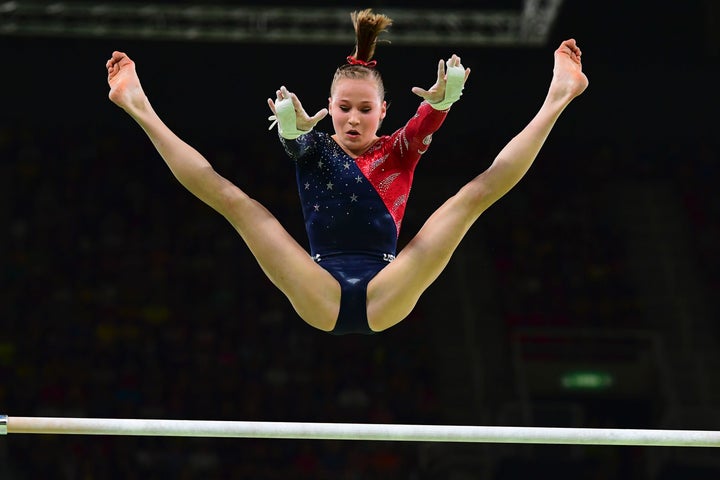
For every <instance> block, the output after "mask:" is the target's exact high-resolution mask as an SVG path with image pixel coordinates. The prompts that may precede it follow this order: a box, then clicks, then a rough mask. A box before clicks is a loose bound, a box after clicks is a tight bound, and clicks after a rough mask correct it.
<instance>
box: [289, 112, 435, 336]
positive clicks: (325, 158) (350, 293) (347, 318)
mask: <svg viewBox="0 0 720 480" xmlns="http://www.w3.org/2000/svg"><path fill="white" fill-rule="evenodd" d="M446 116H447V111H437V110H435V109H433V108H432V107H431V106H430V105H428V104H427V103H425V102H423V103H421V104H420V107H419V108H418V110H417V113H416V114H415V116H413V118H411V119H410V120H409V121H408V123H407V124H406V125H405V126H404V127H402V128H400V129H399V130H397V131H396V132H395V133H393V134H392V135H390V136H387V135H386V136H382V137H380V138H379V139H378V140H377V142H375V144H374V145H373V146H372V147H371V148H370V149H369V150H368V151H366V152H365V153H363V154H362V155H360V156H359V157H357V158H354V159H353V158H352V157H350V156H349V155H348V154H347V153H345V151H344V150H343V149H342V148H341V147H340V146H339V145H338V144H337V143H336V142H335V140H333V139H332V137H331V136H330V135H328V134H327V133H323V132H317V131H312V132H309V133H307V134H305V135H301V136H300V137H298V138H297V139H296V140H285V139H283V138H282V137H281V141H282V143H283V145H284V147H285V150H286V152H287V153H288V155H289V156H290V157H291V158H293V159H294V160H295V165H296V176H297V184H298V191H299V194H300V201H301V204H302V210H303V216H304V218H305V229H306V231H307V235H308V239H309V242H310V254H311V255H312V256H313V258H314V259H315V261H317V262H318V263H319V265H321V266H322V267H323V268H325V269H326V270H327V271H328V272H330V274H332V275H333V277H335V279H336V280H337V281H338V282H339V283H340V286H341V300H340V313H339V315H338V319H337V322H336V325H335V328H334V330H333V333H336V334H345V333H366V334H369V333H373V332H372V330H371V329H370V328H369V327H368V323H367V309H366V303H365V302H366V289H367V284H368V282H370V280H371V279H372V278H373V277H374V276H375V275H377V273H378V272H379V271H380V270H382V268H384V267H385V266H386V265H387V264H388V262H390V261H391V260H392V259H393V258H395V254H396V249H397V239H398V234H399V232H400V225H401V223H402V219H403V215H404V214H405V206H406V204H407V200H408V195H409V194H410V188H411V186H412V180H413V173H414V171H415V166H416V165H417V163H418V161H419V160H420V156H421V155H422V154H423V153H425V151H426V150H427V149H428V146H429V145H430V141H431V139H432V134H433V133H434V132H435V131H436V130H437V129H438V128H439V127H440V125H442V123H443V121H444V120H445V117H446Z"/></svg>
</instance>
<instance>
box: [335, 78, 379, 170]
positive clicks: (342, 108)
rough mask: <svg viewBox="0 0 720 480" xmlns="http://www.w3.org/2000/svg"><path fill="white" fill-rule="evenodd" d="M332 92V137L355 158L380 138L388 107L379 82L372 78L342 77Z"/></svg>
mask: <svg viewBox="0 0 720 480" xmlns="http://www.w3.org/2000/svg"><path fill="white" fill-rule="evenodd" d="M330 94H331V95H332V96H331V97H330V98H329V99H328V102H329V103H328V111H329V112H330V115H331V116H332V122H333V128H334V129H335V135H333V139H334V140H335V141H336V142H337V143H338V144H339V145H340V146H341V147H342V148H343V150H345V151H346V152H347V153H348V154H350V155H351V156H352V157H353V158H354V157H357V156H358V155H362V154H363V153H364V152H365V151H366V150H367V149H368V148H370V147H371V146H372V144H373V143H375V141H376V140H377V138H378V137H377V131H378V128H379V127H380V122H381V121H382V119H383V118H385V112H386V110H387V104H386V103H385V101H384V100H382V98H381V97H380V93H379V91H378V85H377V82H376V81H375V80H373V79H372V78H342V79H339V80H337V81H336V82H335V84H334V86H333V89H332V92H330Z"/></svg>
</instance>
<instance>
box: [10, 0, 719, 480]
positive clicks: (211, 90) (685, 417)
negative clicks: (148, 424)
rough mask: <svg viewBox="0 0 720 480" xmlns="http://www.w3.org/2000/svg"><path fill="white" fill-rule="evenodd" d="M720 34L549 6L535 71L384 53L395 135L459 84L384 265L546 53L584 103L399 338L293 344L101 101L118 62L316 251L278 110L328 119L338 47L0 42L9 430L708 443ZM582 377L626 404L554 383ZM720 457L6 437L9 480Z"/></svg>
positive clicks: (511, 116) (499, 140) (208, 221)
mask: <svg viewBox="0 0 720 480" xmlns="http://www.w3.org/2000/svg"><path fill="white" fill-rule="evenodd" d="M186 3H188V2H186ZM271 3H272V2H271ZM274 3H275V4H282V3H283V2H274ZM426 3H428V4H429V2H419V3H418V2H413V5H415V6H424V5H425V4H426ZM503 3H504V2H487V3H483V2H479V3H477V5H476V4H475V3H473V4H472V6H478V7H479V6H486V7H488V8H489V7H497V6H503ZM264 4H268V3H267V2H265V3H264ZM322 4H323V3H322V2H315V3H314V4H312V5H322ZM405 4H408V3H405ZM468 4H469V2H443V5H442V6H443V7H448V8H449V7H458V8H466V7H467V6H468ZM481 4H482V5H481ZM507 4H508V5H511V7H513V8H514V7H517V5H519V2H508V3H507ZM308 5H311V4H310V3H308ZM333 5H347V6H348V11H351V10H353V9H356V8H365V7H375V8H376V9H377V10H380V11H382V8H383V7H386V6H387V7H390V6H402V5H404V4H403V2H367V3H365V4H362V5H356V4H354V3H351V2H334V3H333ZM518 8H519V7H518ZM718 30H719V29H718V8H717V6H716V4H715V2H713V1H712V0H707V1H705V2H703V1H687V2H654V1H645V0H640V1H633V2H600V1H594V0H591V1H566V2H565V4H564V5H563V6H562V9H561V13H560V15H559V18H558V19H557V21H556V23H555V26H554V27H553V30H552V32H551V35H550V40H549V41H548V44H547V45H544V46H541V47H532V48H531V47H525V48H510V47H493V48H490V47H472V48H468V47H462V46H453V47H409V46H402V47H399V46H394V45H392V44H391V45H381V46H380V47H378V51H377V57H378V60H379V62H380V69H381V71H382V73H383V76H384V80H385V84H386V89H387V92H388V94H387V96H388V98H387V99H388V100H389V101H390V103H391V107H390V110H389V114H388V118H387V119H386V120H385V122H384V124H383V132H382V133H385V134H389V133H390V132H392V131H393V130H394V129H396V128H398V127H400V126H402V125H403V124H404V122H405V121H406V120H407V118H409V116H410V115H411V114H412V113H413V112H414V109H415V108H416V104H417V99H416V98H415V97H414V96H413V95H412V93H411V92H410V88H411V87H412V86H415V85H418V86H424V87H427V86H429V85H430V84H431V83H432V82H433V80H434V78H433V75H434V66H435V64H436V62H437V59H438V58H446V57H447V56H448V55H449V54H450V53H452V52H457V53H458V54H460V55H461V56H462V59H463V63H464V64H465V65H466V66H469V67H471V68H472V69H473V73H472V75H471V77H470V80H469V82H468V84H467V86H466V89H465V93H464V95H463V97H462V99H461V101H460V102H459V103H458V104H457V105H456V106H455V107H453V110H452V112H451V114H450V115H449V117H448V119H447V121H446V123H445V124H444V126H443V127H442V129H441V130H440V131H439V132H438V133H437V134H436V135H435V136H434V140H433V145H432V148H431V150H430V152H429V153H428V154H427V155H426V156H425V157H424V159H423V162H421V164H420V166H419V167H418V170H417V174H416V181H415V185H414V187H413V195H412V197H411V201H410V205H409V207H408V213H407V216H406V220H405V222H404V225H403V232H402V234H401V244H402V243H404V242H406V241H407V239H409V238H410V237H411V236H412V235H413V234H414V233H415V232H416V231H417V229H418V228H419V227H420V226H421V224H422V222H423V221H424V219H425V218H427V216H428V215H429V214H430V213H431V212H432V211H433V210H434V209H435V208H437V206H439V205H440V203H442V201H443V200H444V199H446V198H447V197H448V196H449V195H451V194H453V193H454V192H455V191H456V190H457V189H458V188H460V187H461V186H462V185H463V184H464V183H465V182H467V181H468V180H469V179H470V178H472V177H473V176H474V175H476V174H477V173H479V172H480V171H482V170H483V169H484V168H486V167H487V166H488V165H489V164H490V162H491V161H492V159H493V157H494V155H495V154H496V153H497V152H498V151H499V149H500V148H502V146H504V144H505V143H506V142H507V141H508V140H509V139H510V138H511V137H512V136H513V135H514V134H515V133H517V131H519V129H521V128H522V127H523V126H524V125H525V124H526V123H527V121H529V119H530V118H531V117H532V115H533V114H534V113H535V111H536V110H537V108H538V107H539V106H540V104H541V102H542V99H543V97H544V94H545V91H546V88H547V85H548V83H549V80H550V77H551V70H552V52H553V50H554V48H555V47H556V46H557V45H558V44H559V42H560V41H561V40H562V39H565V38H568V37H571V36H572V37H574V38H576V39H577V40H578V42H579V44H580V46H581V48H582V50H583V62H584V70H585V72H586V73H587V75H588V77H589V79H590V87H589V88H588V90H587V91H586V92H585V94H583V95H582V96H581V97H580V98H578V99H577V100H576V101H575V102H573V104H571V105H570V107H569V108H568V109H567V110H566V112H565V113H564V114H563V116H562V117H561V119H560V121H559V122H558V124H557V126H556V128H555V130H554V131H553V133H552V134H551V136H550V138H549V140H548V142H547V143H546V145H545V147H544V149H543V151H542V152H541V154H540V156H539V157H538V160H537V162H536V164H535V165H534V166H533V168H532V170H531V171H530V173H529V174H528V175H527V177H526V178H525V179H524V180H523V182H521V184H520V185H519V186H518V187H516V189H514V190H513V191H512V192H511V193H510V194H509V195H508V196H507V197H506V198H505V199H503V200H501V201H500V202H498V204H497V205H495V206H493V207H492V208H491V209H490V210H489V211H488V212H487V213H486V214H484V215H483V217H481V218H480V220H479V221H478V223H477V225H475V227H474V228H473V229H472V231H471V232H470V233H469V234H468V237H467V239H466V240H465V241H464V242H463V244H462V245H461V247H460V249H459V250H458V252H457V253H456V255H455V256H454V258H453V260H452V262H451V264H450V265H449V266H448V268H447V270H446V271H445V273H444V274H443V275H442V276H441V277H440V279H439V280H438V281H437V283H436V284H435V285H433V286H432V287H431V288H430V289H429V290H428V292H427V293H426V294H425V295H424V297H423V298H422V299H421V301H420V303H419V304H418V306H417V308H416V309H415V311H414V312H413V314H412V315H411V316H410V318H408V319H407V320H406V321H404V322H402V323H401V324H400V325H398V326H396V327H394V328H393V329H391V330H389V331H388V332H385V333H383V334H381V335H375V336H372V337H360V336H346V337H333V336H330V335H327V334H324V333H322V332H319V331H315V330H313V329H311V328H310V327H308V326H307V325H305V324H304V323H303V322H302V321H301V320H299V319H298V317H297V316H296V315H295V314H294V312H293V311H292V309H291V307H290V306H289V304H288V302H287V301H286V300H285V298H284V297H283V296H282V295H281V294H280V293H279V292H277V291H276V290H275V289H274V287H273V286H272V285H271V284H270V282H269V281H268V280H267V279H266V278H265V276H264V275H263V274H262V271H261V270H260V269H259V267H258V266H257V264H256V263H255V261H254V259H253V258H252V256H251V255H250V253H249V252H248V251H247V249H246V248H245V246H244V245H243V243H242V241H241V240H240V239H239V238H238V237H237V235H236V234H235V233H234V231H233V230H232V229H231V228H230V226H229V225H227V224H226V222H225V221H224V220H223V219H222V218H221V217H220V216H219V215H217V214H215V213H214V212H213V211H211V210H210V209H209V208H207V207H206V206H204V205H203V204H202V203H200V202H199V201H197V200H196V199H195V198H193V197H192V196H191V195H190V194H189V193H187V192H186V191H185V190H184V189H183V188H182V187H181V186H180V185H179V184H178V183H177V182H176V181H175V180H174V179H173V178H172V176H171V174H170V173H169V171H168V170H167V168H166V167H165V165H164V164H163V162H162V160H161V159H160V158H159V156H158V155H157V154H156V153H155V151H154V150H153V148H152V146H151V145H150V144H149V141H148V140H147V139H146V138H145V137H144V134H143V133H142V131H141V130H140V129H139V128H138V127H137V125H135V124H134V123H133V122H132V120H131V119H130V118H129V117H127V116H126V115H125V114H124V113H123V112H122V111H121V110H120V109H118V108H117V107H115V106H114V105H112V104H111V103H110V102H109V101H108V100H107V84H106V72H105V67H104V64H105V61H106V59H107V58H108V57H109V55H110V53H111V52H112V51H113V50H116V49H118V50H124V51H126V52H127V53H128V54H129V55H130V56H131V57H132V58H133V59H134V60H135V61H136V63H137V65H138V72H139V74H140V77H141V80H142V81H143V85H144V88H145V90H146V92H147V93H148V96H149V97H150V99H151V102H152V103H153V105H154V107H155V109H156V110H157V111H158V112H159V113H160V115H161V117H162V118H163V119H164V120H165V121H166V123H168V125H169V126H170V127H171V128H172V129H173V130H174V131H175V132H176V133H178V134H179V135H180V136H181V137H183V138H184V139H185V140H187V141H188V142H189V143H191V144H192V145H193V146H195V147H196V148H197V149H198V150H200V151H201V152H203V154H205V156H206V157H207V158H208V159H209V160H210V161H211V163H213V165H214V166H215V167H216V169H217V170H218V171H219V172H220V173H221V174H223V175H224V176H226V177H227V178H229V179H230V180H231V181H233V182H234V183H236V184H237V185H239V186H240V187H241V188H242V189H244V190H245V191H247V192H248V193H249V194H250V195H252V196H254V197H255V198H257V199H258V200H259V201H261V202H262V203H263V204H264V205H266V206H267V207H268V208H269V209H270V210H271V211H272V212H273V213H274V214H276V215H277V216H278V217H279V219H280V220H281V222H282V223H283V224H284V225H285V226H286V227H287V228H288V230H289V231H290V232H291V233H292V234H293V235H294V236H295V237H296V238H298V239H299V240H300V241H301V242H303V244H305V237H304V232H303V228H302V222H301V214H300V209H299V206H298V204H297V194H296V191H295V185H294V178H293V177H294V174H293V170H292V165H291V164H290V163H289V161H288V160H287V158H286V156H285V154H284V152H283V151H282V149H281V147H280V145H279V142H278V140H277V136H276V133H275V131H273V132H268V131H267V122H266V120H265V119H266V117H267V115H268V111H267V106H266V104H265V99H266V98H267V97H269V96H272V95H273V93H274V91H275V89H276V88H277V87H278V86H279V85H281V84H284V85H287V86H288V87H289V88H290V89H291V90H293V91H295V92H297V93H298V95H299V96H300V98H301V99H302V100H303V103H304V105H305V107H306V109H307V110H308V111H315V110H317V109H319V108H322V107H323V106H325V103H326V99H327V93H328V88H329V84H330V80H331V76H332V73H333V71H334V69H335V68H336V67H337V65H338V64H339V63H340V62H342V61H343V59H344V58H345V56H346V55H347V54H348V53H350V50H351V47H352V46H351V45H348V46H336V45H332V46H322V45H248V44H230V43H228V44H224V43H191V42H179V41H178V42H172V41H148V40H143V41H139V40H127V39H122V40H120V39H88V38H79V39H71V38H47V37H43V38H28V37H12V36H3V37H0V65H1V66H0V79H1V80H0V81H1V83H0V85H1V88H0V166H1V170H0V172H1V173H2V174H1V175H0V185H1V187H0V192H1V195H2V200H1V201H0V215H1V217H0V219H1V221H0V224H2V225H4V226H5V227H4V233H3V235H2V236H0V252H2V254H1V257H0V258H2V270H1V271H2V274H0V295H1V297H0V305H1V307H0V308H1V309H0V321H1V322H2V324H1V325H2V333H1V334H0V372H2V381H1V382H0V410H2V412H1V413H4V414H8V415H10V416H48V415H57V416H99V417H103V416H107V417H130V418H185V419H223V420H268V421H271V420H278V421H310V422H334V421H338V422H382V423H427V424H446V423H457V424H483V425H533V426H573V427H617V428H679V429H720V416H719V414H720V407H719V406H718V402H719V401H720V382H719V381H718V380H717V379H716V378H715V377H717V368H718V367H720V358H719V357H718V352H720V350H719V349H718V348H717V347H718V341H717V339H718V325H717V324H718V322H717V320H718V309H717V294H718V292H719V286H720V281H719V280H720V279H719V276H718V271H720V269H719V268H718V267H719V266H718V263H719V262H718V258H720V256H719V253H720V252H719V251H718V245H720V229H718V223H717V218H718V210H719V207H720V202H719V201H718V199H717V194H716V188H715V187H716V182H717V180H718V166H717V161H718V153H717V152H718V151H719V150H718V147H719V145H718V143H719V142H718V135H717V127H718V122H717V120H716V115H717V114H716V112H717V110H718V107H719V106H720V102H718V99H719V97H720V95H719V94H718V85H719V84H720V81H719V80H720V79H719V78H718V77H719V75H718V61H719V60H720V56H719V52H720V41H719V39H718V33H717V32H718ZM389 38H391V34H390V35H389ZM318 128H321V129H325V130H328V129H330V128H331V126H330V123H329V122H328V121H324V122H323V123H321V124H320V126H319V127H318ZM578 370H579V371H592V372H600V373H602V374H608V375H610V376H611V377H612V379H613V380H612V383H611V385H609V386H607V388H605V389H599V390H572V389H568V388H567V386H565V387H564V386H563V383H562V378H563V376H564V375H565V374H567V373H570V372H573V371H578ZM713 453H714V452H713V450H708V449H687V448H668V447H664V448H649V447H617V448H616V447H577V446H575V447H571V446H535V447H531V446H520V445H516V446H512V445H506V446H498V445H462V444H432V443H428V444H425V443H414V442H409V443H390V442H374V443H370V442H330V441H284V440H217V439H169V438H130V437H127V438H112V437H94V438H91V437H82V436H78V437H68V436H64V437H59V436H34V435H28V436H24V435H12V436H10V437H7V438H5V439H0V460H2V462H1V463H2V467H1V468H0V476H2V478H28V479H34V478H203V479H206V478H253V479H275V478H333V479H334V478H343V479H345V478H347V479H365V478H417V479H434V478H438V479H441V478H442V479H465V478H494V479H514V478H525V477H527V476H528V475H533V476H535V477H540V478H546V477H547V478H588V479H590V478H593V479H606V478H607V479H609V478H613V479H631V478H632V479H646V478H647V479H654V478H662V479H665V478H668V479H669V478H683V479H693V478H698V479H701V478H702V479H705V478H717V475H718V473H720V466H719V463H718V460H717V457H718V456H717V455H716V454H715V455H713ZM2 469H4V470H2Z"/></svg>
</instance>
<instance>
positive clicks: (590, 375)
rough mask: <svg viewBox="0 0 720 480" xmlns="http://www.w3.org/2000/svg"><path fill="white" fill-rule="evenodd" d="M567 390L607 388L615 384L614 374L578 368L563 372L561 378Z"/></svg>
mask: <svg viewBox="0 0 720 480" xmlns="http://www.w3.org/2000/svg"><path fill="white" fill-rule="evenodd" d="M560 382H561V383H562V386H563V388H565V389H567V390H606V389H608V388H610V387H611V386H612V384H613V376H612V375H611V374H610V373H608V372H601V371H593V370H576V371H572V372H567V373H565V374H563V376H562V377H561V378H560Z"/></svg>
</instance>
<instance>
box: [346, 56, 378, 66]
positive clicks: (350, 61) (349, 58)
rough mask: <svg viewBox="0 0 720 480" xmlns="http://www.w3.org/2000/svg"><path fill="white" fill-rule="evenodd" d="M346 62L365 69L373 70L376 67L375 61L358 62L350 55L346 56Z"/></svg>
mask: <svg viewBox="0 0 720 480" xmlns="http://www.w3.org/2000/svg"><path fill="white" fill-rule="evenodd" d="M347 62H348V63H349V64H350V65H362V66H363V67H367V68H375V65H377V61H376V60H370V61H369V62H366V61H365V60H358V59H357V58H355V57H353V56H352V55H348V57H347Z"/></svg>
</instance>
